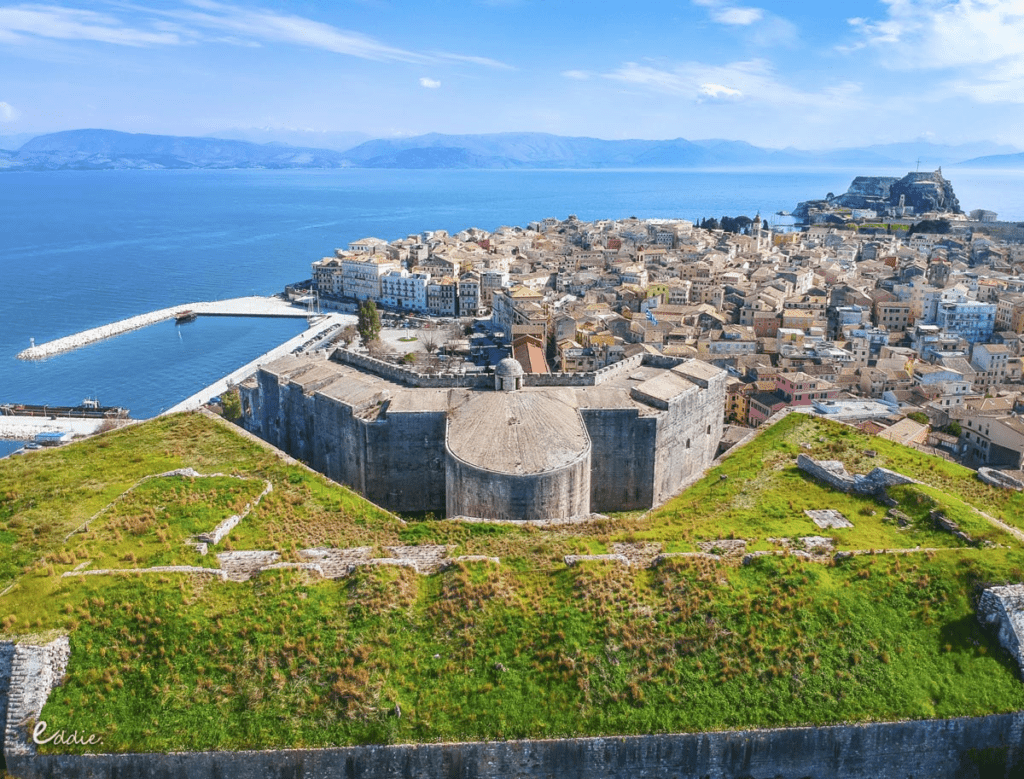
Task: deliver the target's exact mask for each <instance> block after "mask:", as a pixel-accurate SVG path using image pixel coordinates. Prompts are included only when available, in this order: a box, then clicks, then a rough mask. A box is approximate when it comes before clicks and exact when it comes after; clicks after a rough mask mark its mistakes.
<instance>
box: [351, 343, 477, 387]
mask: <svg viewBox="0 0 1024 779" xmlns="http://www.w3.org/2000/svg"><path fill="white" fill-rule="evenodd" d="M331 359H332V360H334V361H335V362H340V363H343V364H345V365H352V366H353V367H356V368H361V369H363V370H366V371H369V372H370V373H374V374H376V375H377V376H380V377H382V378H385V379H387V380H388V381H393V382H396V383H398V384H405V385H406V386H409V387H433V388H442V389H443V388H445V387H479V388H481V389H488V388H493V387H494V377H493V376H492V375H491V374H486V373H485V374H473V373H438V374H435V375H428V374H425V373H417V372H416V371H412V370H409V369H408V368H406V367H404V366H402V365H395V364H394V363H390V362H384V361H383V360H378V359H376V358H374V357H370V356H368V355H365V354H358V353H357V352H353V351H349V350H348V349H335V350H334V352H333V353H332V354H331Z"/></svg>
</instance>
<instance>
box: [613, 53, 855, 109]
mask: <svg viewBox="0 0 1024 779" xmlns="http://www.w3.org/2000/svg"><path fill="white" fill-rule="evenodd" d="M603 75H604V78H607V79H611V80H613V81H617V82H619V83H623V84H629V85H633V86H638V87H642V88H644V89H648V90H650V91H653V92H661V93H663V94H670V95H679V96H681V97H688V98H691V99H693V100H696V101H698V102H702V101H707V100H719V101H727V102H737V101H742V102H751V103H758V104H768V105H774V106H805V107H816V106H821V105H823V104H824V103H826V102H828V103H829V104H830V105H831V106H832V107H835V108H838V107H841V106H847V105H849V104H850V103H851V102H852V101H854V100H857V99H858V88H857V87H855V86H851V85H841V86H839V87H835V86H833V87H826V88H823V89H822V90H821V92H813V93H812V92H804V91H802V90H799V89H796V88H795V87H791V86H789V85H788V84H786V83H784V82H782V81H780V80H779V78H778V77H777V75H776V73H775V69H774V68H773V67H772V64H771V63H770V62H768V61H767V60H763V59H752V60H745V61H742V62H732V63H729V64H726V65H708V64H706V63H703V62H681V63H677V64H674V65H672V66H660V67H654V66H652V65H642V64H638V63H636V62H627V63H625V64H624V65H622V66H621V67H619V68H618V69H616V70H614V71H612V72H610V73H605V74H603Z"/></svg>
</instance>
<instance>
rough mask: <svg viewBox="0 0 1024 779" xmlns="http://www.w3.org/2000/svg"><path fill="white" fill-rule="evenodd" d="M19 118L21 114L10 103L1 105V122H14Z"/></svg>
mask: <svg viewBox="0 0 1024 779" xmlns="http://www.w3.org/2000/svg"><path fill="white" fill-rule="evenodd" d="M19 116H20V114H19V113H18V109H16V108H15V107H14V106H12V105H11V104H10V103H0V120H3V121H5V122H13V121H14V120H15V119H17V118H18V117H19Z"/></svg>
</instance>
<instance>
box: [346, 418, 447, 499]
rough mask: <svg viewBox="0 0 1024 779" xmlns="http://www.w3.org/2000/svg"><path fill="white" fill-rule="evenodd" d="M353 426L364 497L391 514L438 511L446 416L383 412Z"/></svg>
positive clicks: (442, 492)
mask: <svg viewBox="0 0 1024 779" xmlns="http://www.w3.org/2000/svg"><path fill="white" fill-rule="evenodd" d="M359 424H360V425H361V426H362V428H363V429H362V431H360V432H361V433H362V435H361V436H359V437H360V438H361V439H363V440H365V441H366V446H365V451H366V464H365V466H364V467H363V469H362V470H363V477H364V479H365V485H366V487H365V491H364V494H365V495H366V497H367V498H368V499H370V500H371V501H373V502H374V503H377V504H379V505H381V506H384V508H386V509H389V510H391V511H438V512H442V511H444V510H445V443H444V441H445V431H446V430H447V426H448V417H447V415H446V414H445V413H444V412H439V411H432V412H428V411H420V412H415V413H412V412H410V413H401V414H387V415H386V416H385V418H384V419H378V420H377V421H376V422H371V423H366V422H359ZM364 437H365V438H364Z"/></svg>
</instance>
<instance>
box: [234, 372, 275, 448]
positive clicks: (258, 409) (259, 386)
mask: <svg viewBox="0 0 1024 779" xmlns="http://www.w3.org/2000/svg"><path fill="white" fill-rule="evenodd" d="M239 392H240V395H239V399H240V400H241V401H242V410H243V412H244V411H245V410H246V408H247V407H248V409H249V412H250V413H249V414H245V415H244V416H243V419H242V421H243V423H244V425H245V428H246V429H247V430H248V431H249V432H250V433H253V434H254V435H257V436H259V437H260V438H262V439H263V440H264V441H266V442H267V443H270V444H273V445H274V446H276V447H278V448H279V449H283V448H284V447H283V446H281V441H280V415H279V405H278V401H279V399H280V398H279V396H280V393H279V392H278V383H277V377H276V376H274V375H272V374H270V373H267V372H266V371H265V370H263V369H260V370H258V371H256V387H255V388H253V389H249V388H248V387H246V386H245V385H243V386H242V387H241V388H240V389H239ZM247 400H248V406H247V404H246V401H247Z"/></svg>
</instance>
